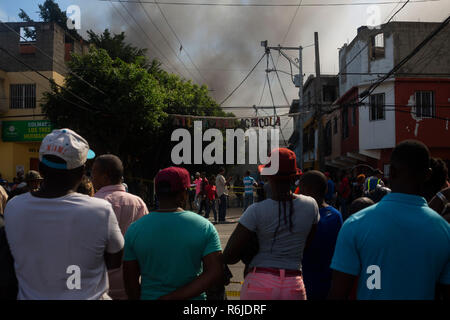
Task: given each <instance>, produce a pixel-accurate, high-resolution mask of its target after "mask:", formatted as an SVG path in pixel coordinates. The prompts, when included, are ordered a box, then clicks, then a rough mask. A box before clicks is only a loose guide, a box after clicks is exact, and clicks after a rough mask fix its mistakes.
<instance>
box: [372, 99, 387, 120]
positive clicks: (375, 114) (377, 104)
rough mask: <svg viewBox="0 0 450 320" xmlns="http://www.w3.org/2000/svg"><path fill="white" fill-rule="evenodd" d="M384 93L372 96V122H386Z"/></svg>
mask: <svg viewBox="0 0 450 320" xmlns="http://www.w3.org/2000/svg"><path fill="white" fill-rule="evenodd" d="M384 112H385V110H384V93H379V94H373V95H371V96H370V121H375V120H384V116H385V114H384Z"/></svg>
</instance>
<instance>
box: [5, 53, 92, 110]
mask: <svg viewBox="0 0 450 320" xmlns="http://www.w3.org/2000/svg"><path fill="white" fill-rule="evenodd" d="M0 50H1V51H3V52H5V53H6V54H7V55H9V56H10V57H11V58H13V59H14V60H16V61H17V62H19V63H21V64H23V65H24V66H26V67H27V68H28V69H30V70H32V71H33V72H35V73H37V74H38V75H40V76H41V77H43V78H45V79H47V80H48V81H49V82H50V83H54V84H55V85H56V86H58V87H59V88H60V89H62V90H64V91H66V92H68V93H69V94H70V95H72V96H73V97H75V98H77V99H78V100H80V101H82V102H84V103H85V104H87V105H88V106H90V107H92V109H89V108H86V107H84V106H80V105H78V104H75V103H72V104H73V105H75V106H77V107H79V108H81V109H84V110H86V111H90V112H93V111H97V112H101V111H100V110H98V109H96V108H95V107H94V106H93V105H91V104H90V103H89V102H87V101H86V100H84V99H83V98H81V97H80V96H79V95H77V94H75V93H73V92H72V91H71V90H69V89H66V88H64V87H63V86H61V85H59V84H57V83H56V82H54V81H52V79H50V78H48V77H47V76H46V75H44V74H42V73H41V72H39V71H37V70H36V69H34V68H33V67H31V66H30V65H29V64H27V63H26V62H24V61H22V60H20V59H19V58H17V57H16V56H14V55H13V54H12V53H11V52H9V51H8V50H6V49H5V48H3V47H0Z"/></svg>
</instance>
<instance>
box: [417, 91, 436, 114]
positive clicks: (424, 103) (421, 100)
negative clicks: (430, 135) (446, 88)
mask: <svg viewBox="0 0 450 320" xmlns="http://www.w3.org/2000/svg"><path fill="white" fill-rule="evenodd" d="M435 113H436V106H435V105H434V92H433V91H417V92H416V116H417V117H418V118H432V117H434V116H435Z"/></svg>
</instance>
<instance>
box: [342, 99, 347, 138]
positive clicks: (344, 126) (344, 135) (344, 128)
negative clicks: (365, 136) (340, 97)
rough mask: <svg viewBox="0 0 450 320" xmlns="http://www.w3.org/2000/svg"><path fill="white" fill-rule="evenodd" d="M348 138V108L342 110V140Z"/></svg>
mask: <svg viewBox="0 0 450 320" xmlns="http://www.w3.org/2000/svg"><path fill="white" fill-rule="evenodd" d="M345 138H348V106H346V105H345V106H344V108H343V109H342V139H345Z"/></svg>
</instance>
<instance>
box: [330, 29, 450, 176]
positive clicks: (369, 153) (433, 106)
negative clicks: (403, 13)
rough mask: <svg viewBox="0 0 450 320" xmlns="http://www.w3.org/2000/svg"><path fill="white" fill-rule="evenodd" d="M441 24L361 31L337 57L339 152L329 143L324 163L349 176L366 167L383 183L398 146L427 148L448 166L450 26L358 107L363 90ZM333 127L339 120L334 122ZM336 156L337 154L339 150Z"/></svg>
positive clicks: (337, 147)
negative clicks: (416, 142)
mask: <svg viewBox="0 0 450 320" xmlns="http://www.w3.org/2000/svg"><path fill="white" fill-rule="evenodd" d="M438 26H439V23H428V22H391V23H389V24H386V25H383V26H381V28H380V29H368V28H367V27H360V28H359V29H358V34H357V36H356V37H355V38H354V39H353V41H352V42H351V43H350V44H348V45H347V44H345V45H344V46H343V47H342V48H341V49H340V51H339V68H340V74H339V99H338V100H337V101H336V103H335V108H336V110H338V111H337V112H336V116H338V117H339V118H340V119H341V121H340V124H339V126H340V139H341V141H340V145H339V146H338V145H336V144H335V143H334V141H333V143H332V144H331V145H332V149H333V150H332V151H331V156H329V157H328V161H327V163H328V164H337V165H338V167H339V168H342V169H349V168H351V167H352V166H353V165H355V164H360V163H364V164H368V165H370V166H372V167H374V168H379V169H381V170H383V171H384V172H385V175H387V176H389V159H390V155H391V153H392V150H393V148H394V147H395V145H396V144H398V143H399V142H401V141H403V140H407V139H416V140H419V141H422V142H423V143H425V144H426V145H427V146H428V147H429V149H430V152H431V155H432V156H433V157H440V158H442V159H444V160H446V161H449V159H450V131H449V128H448V119H449V118H450V77H449V74H450V55H449V54H448V52H449V51H450V42H449V41H448V39H449V38H450V26H447V27H446V28H444V29H443V30H442V31H441V32H440V33H439V34H438V35H437V36H435V37H434V38H433V39H432V40H431V41H430V42H429V43H428V44H426V45H425V46H424V47H423V48H422V50H420V51H419V52H418V53H417V54H416V55H415V56H414V57H413V58H412V59H410V60H409V61H408V62H407V63H405V64H404V65H403V66H402V67H401V68H400V69H398V70H397V71H396V72H395V73H394V74H393V75H392V76H391V77H389V78H387V79H386V80H385V81H383V82H382V83H381V84H380V85H379V86H378V87H376V89H375V90H374V91H373V92H372V93H371V94H370V95H369V96H367V97H366V98H364V99H363V100H362V101H359V100H360V99H359V97H360V95H361V94H362V93H364V92H366V90H367V89H368V88H369V86H370V85H371V84H372V83H374V82H375V81H377V80H378V79H379V78H380V77H381V76H384V75H385V74H386V73H388V72H389V71H390V70H391V69H392V68H393V67H394V66H396V65H397V64H398V63H399V62H400V61H402V60H403V59H404V58H405V57H407V56H408V55H409V54H410V53H411V52H412V51H413V50H414V48H415V47H416V46H417V45H419V44H420V43H421V42H422V41H423V40H424V39H425V38H426V37H427V36H428V35H429V34H430V33H431V32H432V31H433V30H435V29H436V28H437V27H438ZM338 122H339V121H338ZM337 149H340V150H339V151H338V150H337Z"/></svg>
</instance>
